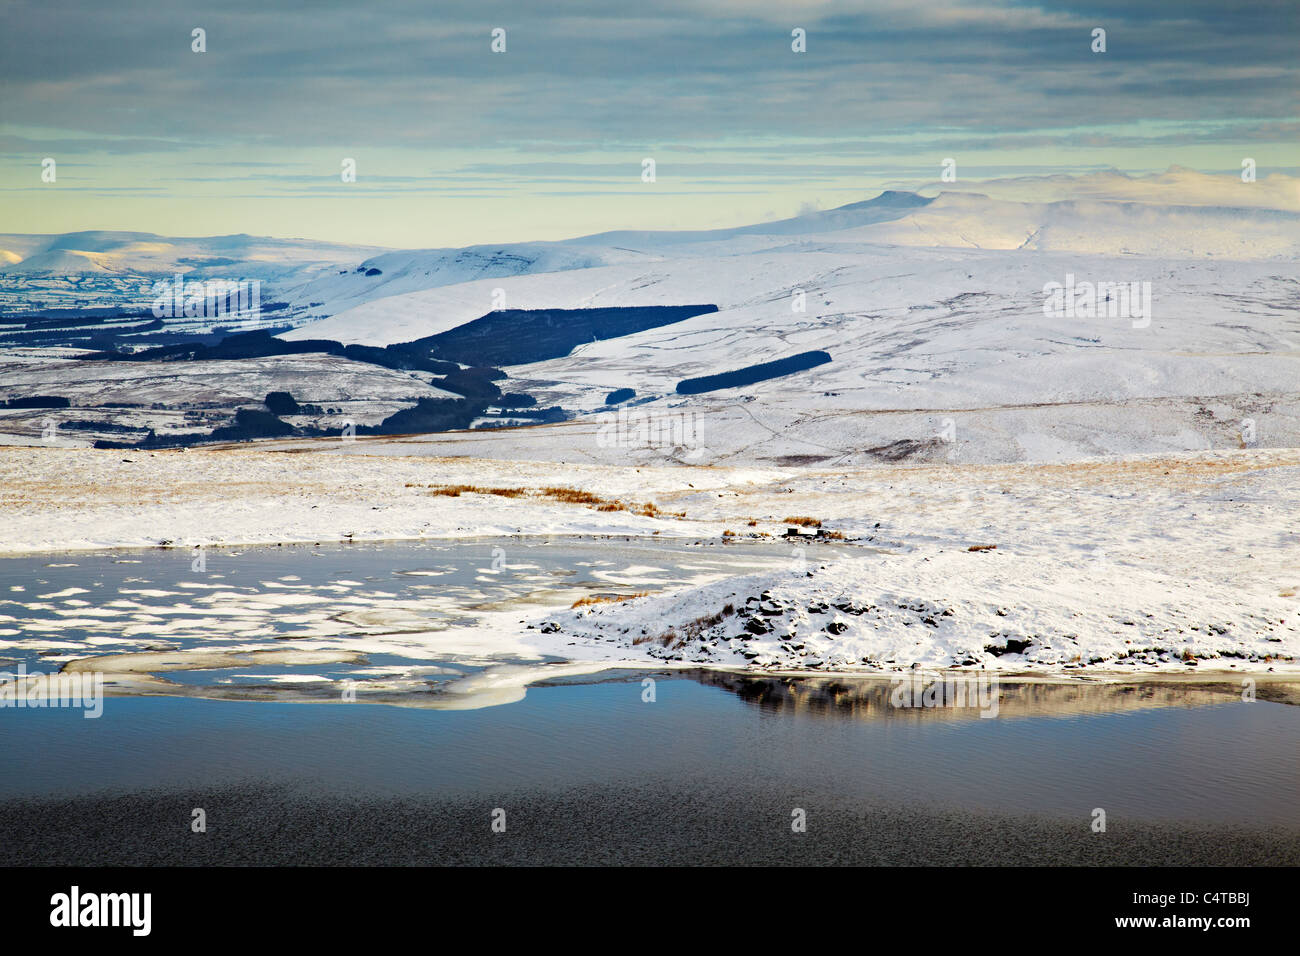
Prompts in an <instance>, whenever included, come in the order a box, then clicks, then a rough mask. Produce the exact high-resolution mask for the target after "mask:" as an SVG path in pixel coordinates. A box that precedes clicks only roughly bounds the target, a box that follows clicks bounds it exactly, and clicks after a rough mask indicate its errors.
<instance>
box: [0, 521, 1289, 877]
mask: <svg viewBox="0 0 1300 956" xmlns="http://www.w3.org/2000/svg"><path fill="white" fill-rule="evenodd" d="M494 548H500V549H504V550H505V552H506V553H505V555H504V559H505V560H504V564H505V566H506V567H507V568H513V570H505V571H504V572H503V571H502V570H501V569H499V570H498V571H497V572H495V573H494V572H493V571H492V566H491V565H492V561H493V549H494ZM500 557H501V556H499V555H498V558H500ZM786 557H787V556H786V550H785V549H784V548H782V547H780V546H779V545H773V546H770V547H767V548H763V547H755V548H733V547H730V546H728V547H726V548H724V547H723V546H721V545H718V546H713V547H705V546H700V547H694V546H687V545H673V546H662V545H658V544H646V543H634V542H625V541H611V542H573V541H555V542H545V541H534V542H520V541H511V542H497V541H474V542H465V543H463V544H446V543H442V544H438V545H430V544H402V545H395V544H394V545H371V546H362V545H356V546H350V547H347V546H339V547H331V548H298V549H290V548H273V549H255V550H254V549H249V550H245V551H242V552H238V553H232V552H212V553H210V554H208V555H207V556H206V570H205V571H204V572H203V573H202V574H200V573H199V572H196V571H194V570H193V569H192V566H191V561H192V556H191V555H186V554H182V553H179V552H168V551H152V552H134V553H129V552H106V553H103V554H95V555H87V554H81V555H72V556H68V555H63V556H58V557H47V556H39V557H27V558H13V559H5V560H3V561H0V595H4V596H7V598H8V601H9V603H7V604H5V605H3V606H0V613H3V615H4V619H3V620H2V621H0V632H3V633H0V640H3V642H4V643H3V645H0V655H3V656H4V657H5V658H6V659H7V661H8V663H5V664H3V665H0V666H3V667H4V668H6V669H10V670H12V669H13V668H14V667H15V666H16V664H17V662H22V663H23V665H24V666H25V667H26V668H27V669H28V670H29V671H30V670H32V669H44V670H45V671H51V670H53V669H54V668H55V666H57V663H58V662H59V661H61V660H64V659H67V658H69V657H76V656H84V655H86V654H87V653H122V652H124V651H133V650H139V649H141V648H142V647H147V646H153V647H159V646H166V647H179V648H187V647H194V646H199V645H201V644H202V643H203V642H204V641H212V640H213V639H214V637H215V636H221V637H223V639H227V640H228V638H229V637H230V633H228V632H227V631H225V630H223V628H225V627H226V625H227V624H229V623H230V622H232V621H233V622H235V628H234V630H235V632H236V633H237V634H238V635H239V636H240V642H241V643H247V644H248V645H249V646H253V647H262V646H276V645H277V644H278V643H280V641H281V640H282V639H283V636H284V635H289V636H292V637H294V638H295V639H302V638H303V637H304V636H305V635H306V636H310V635H322V639H324V636H325V635H329V634H331V633H333V635H334V637H335V638H337V634H338V632H339V631H340V630H343V631H346V632H347V633H357V634H359V635H360V636H361V637H362V638H364V639H365V640H366V641H373V640H381V641H386V642H390V643H391V646H392V648H393V653H392V654H390V655H375V654H368V655H367V657H366V660H365V661H364V662H362V663H354V664H331V665H328V666H320V665H314V666H307V667H297V666H284V665H276V666H271V667H266V668H259V667H250V666H247V665H241V666H239V667H232V668H212V669H208V670H202V671H187V672H177V671H170V672H168V673H167V674H166V677H167V679H168V680H173V681H176V682H178V683H179V684H183V685H185V686H188V687H193V688H196V689H197V690H200V691H203V690H204V689H207V690H210V691H212V692H214V693H216V692H218V691H220V692H222V693H224V694H226V695H228V696H230V697H231V698H232V699H217V700H214V699H204V696H173V695H160V696H127V697H111V698H109V699H108V700H107V701H106V702H105V707H104V714H103V716H102V717H101V718H99V719H95V720H87V719H85V718H84V716H83V714H82V712H81V711H79V710H75V709H16V708H3V709H0V801H4V802H6V804H7V805H13V806H19V807H26V808H27V809H25V810H22V813H21V814H20V815H19V817H18V818H15V819H16V820H17V821H18V822H16V823H14V824H12V825H14V826H18V827H19V828H20V829H21V828H23V827H25V826H30V825H31V822H30V821H32V820H42V821H46V822H47V823H48V824H49V825H55V824H54V823H49V821H50V819H51V814H53V815H54V816H55V817H57V812H56V811H52V810H51V809H50V807H51V806H53V805H60V806H65V810H64V811H58V812H65V813H69V814H71V815H73V816H75V815H76V814H74V813H73V811H72V810H68V809H67V806H72V805H71V804H67V805H65V804H59V803H58V801H67V800H70V799H82V798H92V797H95V796H96V795H104V794H142V793H146V792H170V793H178V794H179V793H185V794H191V793H195V792H198V793H202V792H205V791H206V792H209V793H212V792H217V791H220V792H223V793H226V792H229V788H232V787H234V788H241V787H242V788H253V789H255V788H258V787H272V788H277V792H279V789H280V788H285V790H286V792H293V793H295V794H298V795H299V797H300V798H303V799H308V800H319V799H326V798H328V799H345V800H368V801H375V800H379V801H385V800H398V801H400V800H409V799H419V800H435V801H451V802H452V803H455V804H456V806H461V807H463V806H471V805H472V806H479V805H480V804H481V805H482V806H483V807H487V808H489V809H490V808H491V807H494V806H498V805H500V804H502V803H508V802H509V800H510V799H511V798H512V795H513V798H514V799H525V798H527V799H534V800H536V799H546V798H550V797H554V798H556V799H559V798H560V797H562V796H564V795H572V794H575V793H588V794H603V795H604V796H599V797H590V796H589V797H586V798H583V799H584V800H585V801H586V804H585V805H586V806H588V807H589V808H590V807H591V806H592V804H591V801H592V800H593V799H594V800H596V801H597V803H599V802H600V801H604V800H609V801H613V802H617V800H619V799H622V798H623V797H624V796H627V795H632V796H633V797H635V796H637V795H645V794H650V793H660V792H662V793H664V794H668V793H669V792H671V794H672V800H673V801H674V805H676V804H677V803H680V802H681V801H683V800H686V801H690V800H691V799H692V796H691V795H703V794H721V795H724V796H720V797H718V798H717V799H716V800H714V801H713V802H711V803H709V804H708V805H709V806H710V807H717V806H719V805H721V803H725V801H726V800H727V799H731V798H735V799H739V798H737V797H735V795H737V794H747V795H748V796H746V797H745V800H744V802H743V806H741V807H740V808H738V809H736V810H735V811H734V813H733V814H732V816H735V815H737V814H739V815H740V816H742V817H743V816H744V814H745V813H748V812H750V810H753V809H754V808H755V807H757V806H759V805H760V804H761V805H762V806H764V807H765V808H767V809H764V811H763V812H764V813H765V814H767V815H768V816H771V814H772V813H776V812H778V811H779V812H782V813H784V812H786V811H780V810H779V808H780V807H783V806H789V807H791V808H795V807H816V808H818V813H819V814H821V815H823V818H824V816H825V815H828V814H829V815H832V816H834V815H836V814H851V813H859V814H869V813H871V812H874V811H873V808H874V810H875V811H880V812H884V810H883V809H881V808H890V807H893V808H899V807H903V808H912V809H915V808H924V809H927V812H928V811H930V810H932V811H933V812H935V813H940V812H943V813H946V812H955V813H959V814H960V813H987V814H992V815H995V816H996V817H997V818H998V819H1002V820H1007V819H1016V818H1018V817H1021V816H1023V817H1025V818H1026V819H1051V820H1054V821H1069V822H1068V823H1062V824H1061V825H1062V826H1074V825H1075V824H1077V826H1078V828H1079V832H1080V833H1082V834H1088V833H1089V830H1088V824H1089V821H1090V819H1091V816H1090V815H1091V814H1092V812H1093V811H1094V809H1096V808H1104V809H1105V811H1106V814H1107V815H1108V817H1109V818H1110V820H1111V821H1112V824H1111V825H1112V828H1113V827H1114V826H1115V825H1116V824H1115V821H1120V822H1121V824H1122V822H1123V821H1133V822H1136V823H1142V824H1143V825H1146V824H1151V825H1171V826H1175V827H1177V826H1183V825H1187V826H1193V827H1199V828H1202V829H1204V828H1209V830H1208V831H1206V832H1211V831H1212V832H1214V833H1219V832H1220V831H1222V832H1224V833H1226V832H1228V831H1229V830H1232V828H1239V827H1254V828H1260V827H1263V828H1266V831H1267V832H1269V833H1273V834H1282V835H1283V836H1282V842H1283V844H1284V845H1285V846H1286V847H1296V846H1300V842H1298V841H1300V801H1297V795H1298V794H1300V761H1298V760H1297V741H1300V706H1296V704H1295V703H1293V701H1295V700H1297V699H1300V697H1298V696H1297V690H1296V688H1295V686H1294V685H1292V684H1288V683H1285V682H1275V683H1268V682H1266V681H1264V680H1261V682H1260V687H1259V699H1258V700H1256V701H1254V702H1250V703H1247V702H1245V701H1243V700H1242V699H1241V693H1240V687H1239V685H1238V684H1236V683H1233V682H1231V681H1229V680H1228V679H1227V678H1224V679H1223V682H1222V683H1215V682H1214V681H1213V680H1208V681H1207V680H1206V679H1204V678H1203V679H1201V680H1199V681H1192V680H1175V679H1170V680H1168V681H1164V682H1148V683H1144V684H1133V685H1100V684H1080V683H1076V684H1071V685H1065V686H1061V685H1046V684H1042V683H1028V684H1015V683H1008V682H1004V683H1003V684H1002V686H1001V688H1000V690H1001V705H1000V707H999V712H998V715H997V716H996V717H995V718H992V719H986V718H983V717H980V716H979V713H980V712H979V711H978V710H976V709H973V708H964V709H962V708H939V709H919V708H911V709H908V708H898V707H895V706H890V704H889V698H890V694H891V684H890V683H889V682H888V681H882V680H856V679H836V678H834V677H829V676H828V677H819V678H815V679H813V678H809V679H804V680H797V679H787V678H773V677H763V678H754V677H743V676H738V675H726V674H716V673H715V674H708V673H700V674H691V673H682V672H675V673H653V672H649V676H650V677H651V678H652V680H653V685H652V690H653V694H650V693H648V687H647V685H646V684H645V683H644V681H645V679H646V677H647V672H643V671H637V672H625V671H616V672H604V673H600V674H594V675H585V676H564V677H557V678H553V679H547V680H543V681H541V682H540V683H539V684H536V685H534V686H532V687H530V688H529V689H528V690H527V693H526V695H524V696H523V697H522V699H516V700H513V701H512V702H508V703H501V704H499V705H497V706H485V707H480V708H477V709H469V710H442V709H436V708H433V707H428V706H421V705H420V703H419V702H420V700H421V697H420V695H418V694H415V695H406V696H402V695H400V694H395V695H394V696H393V697H392V698H391V699H390V701H389V702H388V703H385V704H373V703H366V702H364V701H363V702H358V703H348V704H343V703H340V702H338V701H337V700H333V699H332V700H330V701H329V702H324V701H323V700H322V701H319V702H313V701H312V700H310V698H304V697H301V696H296V695H297V692H298V691H299V690H300V689H301V687H302V686H305V685H308V686H309V685H310V681H307V682H305V683H304V682H303V681H296V680H293V679H292V678H293V677H294V675H295V674H296V673H297V672H304V671H310V674H305V673H303V674H298V676H300V677H307V678H310V677H318V678H327V677H339V676H344V675H347V674H348V673H349V672H351V671H354V670H355V671H357V672H365V671H367V669H368V668H369V669H373V668H375V667H384V666H387V667H392V668H394V669H400V668H410V667H413V666H415V667H419V668H427V669H432V670H436V671H438V673H430V674H423V675H422V679H423V680H426V681H428V682H430V683H432V684H436V683H437V681H438V680H442V679H450V680H454V679H458V678H461V677H463V676H464V675H466V674H472V673H474V672H476V671H477V670H479V669H481V668H482V667H483V666H486V665H485V662H484V661H481V660H477V661H476V660H470V661H467V660H464V659H457V660H452V661H438V660H433V661H431V660H430V659H429V658H427V657H420V658H414V657H410V656H403V654H402V648H403V647H407V648H408V650H409V649H410V647H411V646H413V645H408V644H404V643H403V642H409V641H412V640H413V637H412V635H414V634H417V633H419V631H418V628H420V627H427V626H429V622H434V623H435V624H440V623H442V622H445V621H448V620H463V619H466V618H469V619H472V618H473V615H474V614H475V613H477V609H481V608H482V607H485V606H489V607H492V608H497V609H499V607H500V606H501V604H502V602H516V604H517V606H518V607H520V608H521V616H524V615H525V613H530V612H529V609H530V608H532V609H535V608H539V607H545V606H567V604H568V603H571V602H572V600H573V595H574V594H575V593H590V592H592V591H599V592H605V593H619V592H624V593H625V592H627V591H629V590H649V589H654V588H658V587H664V586H668V585H671V584H674V583H678V582H682V581H687V580H693V579H698V578H700V577H701V576H705V577H707V576H709V575H716V574H721V573H728V572H729V573H735V572H737V571H738V570H745V569H750V568H757V567H762V566H764V565H768V564H770V563H772V562H775V561H783V560H786ZM130 562H136V563H130ZM499 563H500V562H499ZM507 576H508V577H509V578H510V580H507V579H506V577H507ZM198 585H209V586H208V587H199V586H198ZM276 585H279V586H276ZM286 586H287V587H286ZM13 588H22V589H23V590H13ZM330 589H334V590H330ZM284 594H288V595H290V596H297V597H308V598H312V599H317V598H323V599H324V600H312V601H290V602H282V601H280V600H279V597H278V596H281V595H284ZM214 595H225V596H224V597H221V598H220V599H219V600H215V601H214V600H205V598H211V597H212V596H214ZM69 601H72V602H80V601H84V602H85V603H84V604H82V603H76V604H68V603H65V602H69ZM114 602H118V603H116V604H115V603H114ZM516 604H512V605H511V606H516ZM177 608H181V609H187V610H188V612H189V613H175V612H176V609H177ZM241 608H242V609H243V610H242V611H241V612H240V613H234V612H236V611H239V610H240V609H241ZM358 609H360V610H362V611H365V610H376V609H378V610H380V611H382V612H383V613H379V614H377V615H375V616H373V617H370V618H366V617H364V616H362V617H358V616H356V611H357V610H358ZM103 610H107V611H109V612H111V613H109V614H105V615H96V614H94V613H92V612H94V611H103ZM384 646H388V645H384ZM286 676H288V677H289V678H290V680H289V681H288V682H284V683H281V682H279V681H278V678H284V677H286ZM1233 679H1234V680H1235V679H1236V678H1235V675H1233ZM245 691H247V692H245ZM282 693H283V694H285V695H289V696H287V697H284V698H281V697H280V696H278V695H280V694H282ZM248 696H253V697H257V698H258V699H239V698H240V697H248ZM650 697H652V698H653V699H647V698H650ZM403 703H406V704H407V705H406V706H403V705H402V704H403ZM728 794H729V795H732V797H726V796H725V795H728ZM304 795H305V796H304ZM521 795H523V796H521ZM185 799H191V798H190V797H188V796H187V797H186V798H185ZM214 799H215V798H214ZM566 799H567V797H566ZM664 799H665V800H666V799H667V797H666V796H665V797H664ZM15 801H17V803H15ZM23 801H27V802H26V803H23ZM31 801H37V802H36V803H32V802H31ZM42 801H43V802H42ZM50 801H55V804H51V803H50ZM458 801H459V802H458ZM457 802H458V803H457ZM579 804H580V805H582V802H581V801H580V802H579ZM769 804H770V807H776V808H778V810H771V809H770V807H769ZM268 805H271V806H278V807H281V808H283V807H284V806H286V805H288V804H286V802H285V801H284V800H282V799H280V798H277V799H276V800H274V801H271V802H270V803H269V804H268ZM611 805H612V803H611ZM637 806H639V807H640V809H639V810H638V809H636V808H631V809H628V810H627V811H626V814H625V816H624V817H621V818H620V819H626V820H630V819H633V818H636V819H640V817H637V816H636V814H638V813H650V810H649V809H647V808H646V807H644V806H641V805H640V804H638V805H637ZM33 807H38V808H41V809H39V812H38V811H37V810H34V809H32V808H33ZM746 808H749V809H746ZM11 809H12V807H11ZM14 812H17V811H14ZM150 812H153V811H150ZM259 812H267V811H259ZM447 812H448V813H450V812H451V811H447ZM538 812H541V811H538ZM655 812H656V813H658V812H660V811H655ZM754 812H757V811H756V810H754ZM22 814H26V816H24V815H22ZM69 819H71V817H69ZM728 819H731V817H728ZM765 819H766V817H765ZM23 821H27V822H26V823H24V822H23ZM56 822H57V821H56ZM778 822H779V821H778ZM43 825H44V824H43ZM143 825H144V824H141V826H143ZM618 825H620V824H615V826H618ZM913 825H915V824H907V825H906V826H903V825H902V824H899V827H901V829H897V828H896V832H895V833H894V836H895V838H897V837H898V836H899V834H900V833H906V832H907V827H909V826H913ZM628 826H632V824H630V823H629V824H628ZM669 829H670V830H671V822H670V824H669ZM710 832H717V828H716V827H715V828H714V830H712V831H710ZM1161 832H1163V831H1161ZM1198 832H1199V831H1198ZM661 836H662V835H661ZM74 839H76V838H75V837H74ZM581 839H582V837H574V840H576V841H577V842H578V843H581ZM657 839H658V838H657ZM693 839H694V840H695V841H696V843H698V839H697V838H693ZM1080 839H1084V838H1083V837H1080ZM1161 839H1164V838H1163V837H1162V838H1161ZM1252 839H1254V838H1252ZM1259 839H1261V840H1262V839H1264V838H1263V837H1259ZM1269 839H1272V837H1269ZM670 842H671V841H670ZM1265 842H1267V841H1265ZM566 845H575V844H574V843H573V841H571V842H570V844H566ZM1231 845H1232V844H1229V846H1231ZM1261 845H1263V844H1261ZM687 849H689V848H687ZM11 852H18V851H16V850H11ZM447 852H450V851H447ZM466 852H467V853H469V857H470V858H473V853H472V852H470V851H466ZM494 852H495V851H494ZM539 852H540V851H539ZM684 852H685V851H684ZM718 852H720V853H723V854H724V855H725V853H726V852H728V851H726V850H719V851H718ZM1261 852H1262V851H1261ZM1286 852H1292V851H1291V850H1290V849H1288V850H1287V851H1286ZM317 858H318V857H312V859H317ZM710 859H712V857H710ZM534 861H535V860H534Z"/></svg>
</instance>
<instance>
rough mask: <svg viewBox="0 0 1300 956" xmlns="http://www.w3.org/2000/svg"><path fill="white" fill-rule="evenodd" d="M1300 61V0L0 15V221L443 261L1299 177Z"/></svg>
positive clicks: (228, 3) (24, 11) (16, 1)
mask: <svg viewBox="0 0 1300 956" xmlns="http://www.w3.org/2000/svg"><path fill="white" fill-rule="evenodd" d="M281 7H283V8H281ZM796 28H798V29H801V30H803V31H804V33H805V37H806V51H805V52H795V51H794V50H793V49H792V45H793V43H794V39H793V38H792V31H793V30H795V29H796ZM1097 28H1101V29H1104V30H1105V31H1106V32H1105V43H1106V49H1105V52H1094V51H1093V49H1092V47H1093V46H1094V43H1095V41H1094V36H1093V32H1094V30H1095V29H1097ZM195 29H202V30H203V31H205V34H204V41H205V46H206V50H205V51H203V52H196V51H195V50H194V49H193V47H194V45H195V40H194V37H193V31H194V30H195ZM495 29H501V30H504V31H505V52H501V53H497V52H493V50H492V48H491V47H492V42H493V38H492V32H493V30H495ZM1298 50H1300V3H1297V2H1296V0H1257V2H1251V3H1242V4H1229V3H1224V2H1222V0H1215V2H1208V0H1176V2H1143V0H1133V2H1119V0H1102V2H1096V3H1076V2H1069V3H1055V2H1043V3H1020V2H1013V0H1008V2H992V0H970V2H966V0H879V2H870V3H855V2H820V0H785V2H768V0H662V2H655V0H638V2H636V3H635V4H629V3H599V2H580V0H547V2H545V3H540V2H529V3H523V2H519V0H515V2H513V3H502V2H495V0H473V2H460V0H452V2H443V0H421V2H382V0H381V2H353V0H349V2H335V0H319V2H313V3H310V4H292V5H277V4H272V3H267V2H265V0H256V2H252V0H220V2H217V0H208V2H206V3H193V2H190V0H176V2H155V3H142V2H134V0H114V2H111V3H105V2H104V0H93V2H57V0H0V232H35V233H61V232H70V231H76V230H86V229H113V230H137V231H144V232H155V233H159V234H162V235H173V236H201V235H221V234H230V233H249V234H254V235H268V236H277V237H306V238H314V239H325V240H332V241H337V242H352V243H362V244H371V245H384V246H393V247H437V246H459V245H466V244H471V243H490V242H507V241H518V240H527V239H560V238H566V237H570V236H577V235H586V234H590V233H595V232H600V231H603V230H607V229H621V228H637V229H693V228H717V227H726V226H733V225H739V224H743V223H750V222H757V221H760V220H763V219H772V218H782V217H785V216H790V215H794V214H797V213H798V212H800V211H804V210H808V209H813V208H829V207H833V206H838V205H843V204H844V203H848V202H854V201H858V200H861V199H865V198H869V197H870V196H873V195H875V194H876V193H878V192H879V191H880V190H881V189H883V188H903V189H918V188H926V189H927V194H933V193H934V192H935V191H937V188H939V187H938V186H937V184H938V182H939V180H940V175H941V172H942V169H943V161H944V160H945V159H952V160H954V161H955V169H956V175H957V178H958V181H959V182H961V183H970V182H976V181H978V180H981V179H986V178H995V177H1008V176H1025V175H1048V174H1054V173H1078V172H1088V171H1092V170H1098V169H1108V168H1115V169H1119V170H1122V171H1125V172H1128V173H1134V174H1137V173H1145V172H1151V171H1158V170H1163V169H1166V168H1167V167H1169V166H1171V165H1180V166H1187V167H1191V168H1194V169H1198V170H1201V171H1205V172H1219V171H1235V170H1240V168H1241V162H1242V159H1243V158H1245V157H1250V158H1253V159H1254V160H1255V161H1256V163H1257V165H1258V171H1259V175H1260V176H1261V177H1264V176H1266V175H1267V174H1268V173H1269V172H1270V171H1276V172H1283V173H1287V174H1291V175H1295V174H1296V172H1297V171H1298V169H1297V167H1300V149H1298V148H1297V146H1298V144H1300V110H1298V109H1297V103H1300V55H1297V51H1298ZM46 159H52V160H54V163H55V165H54V177H53V178H54V181H53V182H46V181H43V179H42V175H43V170H44V167H43V161H44V160H46ZM346 159H351V160H354V161H355V169H356V176H355V181H354V182H344V181H343V177H342V175H341V173H342V170H343V163H344V160H346ZM646 159H653V160H654V164H655V170H654V171H655V177H654V181H653V182H646V181H643V168H644V160H646Z"/></svg>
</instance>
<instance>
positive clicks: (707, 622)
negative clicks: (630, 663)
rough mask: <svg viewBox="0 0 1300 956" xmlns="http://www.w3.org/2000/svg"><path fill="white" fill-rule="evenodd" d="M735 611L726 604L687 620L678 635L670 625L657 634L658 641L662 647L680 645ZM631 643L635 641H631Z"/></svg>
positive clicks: (693, 638)
mask: <svg viewBox="0 0 1300 956" xmlns="http://www.w3.org/2000/svg"><path fill="white" fill-rule="evenodd" d="M735 613H736V609H735V607H734V606H733V605H730V604H728V605H727V606H726V607H724V608H723V609H722V610H721V611H719V612H718V613H716V614H706V615H703V616H702V617H697V618H696V619H695V620H693V621H687V622H686V623H685V624H683V625H682V633H681V634H680V635H678V633H677V629H676V628H672V627H670V628H669V629H668V630H667V631H665V632H664V633H663V634H661V635H660V636H659V643H660V644H662V645H663V646H664V647H671V648H677V647H682V646H684V645H685V644H686V642H687V641H693V640H695V639H696V638H697V637H699V636H700V635H701V634H703V633H704V632H705V631H706V630H708V629H709V628H711V627H713V626H715V625H717V624H721V623H722V619H723V618H727V617H731V615H733V614H735ZM633 643H637V642H636V641H633Z"/></svg>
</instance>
